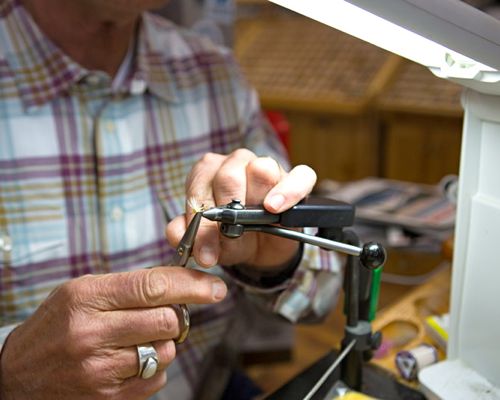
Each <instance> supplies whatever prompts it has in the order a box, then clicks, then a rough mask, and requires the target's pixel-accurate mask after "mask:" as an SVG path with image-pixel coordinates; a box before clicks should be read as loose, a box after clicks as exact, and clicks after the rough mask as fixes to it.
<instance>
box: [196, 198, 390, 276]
mask: <svg viewBox="0 0 500 400" xmlns="http://www.w3.org/2000/svg"><path fill="white" fill-rule="evenodd" d="M202 215H203V217H205V218H207V219H209V220H211V221H217V222H220V223H221V226H220V230H221V232H222V234H224V235H225V236H227V237H231V238H236V237H240V236H241V235H242V234H243V233H244V232H249V231H253V232H264V233H269V234H272V235H276V236H281V237H284V238H287V239H292V240H297V241H299V242H304V243H309V244H312V245H315V246H318V247H321V248H324V249H327V250H335V251H339V252H341V253H345V254H349V255H352V256H359V257H360V259H361V262H362V263H363V265H365V266H366V267H367V268H372V269H376V268H378V267H380V266H381V265H382V264H383V263H384V262H385V258H386V254H385V250H384V249H383V248H382V246H380V245H379V244H378V243H373V242H369V243H366V244H365V245H364V246H363V247H359V246H354V245H351V244H348V243H342V242H340V241H337V240H332V239H331V238H329V237H330V236H336V234H337V233H338V232H337V230H341V229H342V228H344V227H346V226H349V225H352V224H353V222H354V208H353V206H352V205H350V204H347V203H343V202H339V201H335V200H329V199H328V201H325V199H318V198H308V199H306V200H305V201H303V202H301V203H299V204H297V205H295V206H294V207H292V208H290V209H289V210H287V211H285V212H283V213H281V214H272V213H270V212H269V211H266V210H265V209H264V208H263V207H245V206H243V205H242V204H241V202H240V201H239V200H236V199H235V200H233V201H232V202H231V203H229V204H227V205H224V206H219V207H213V208H210V209H208V210H206V211H203V213H202ZM274 224H279V225H281V226H284V227H290V228H291V227H296V228H297V227H315V228H323V230H325V229H329V230H332V232H329V234H327V236H329V237H328V238H324V237H321V236H313V235H309V234H306V233H303V232H299V231H295V230H291V229H284V228H280V227H278V226H275V225H274Z"/></svg>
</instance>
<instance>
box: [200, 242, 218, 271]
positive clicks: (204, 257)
mask: <svg viewBox="0 0 500 400" xmlns="http://www.w3.org/2000/svg"><path fill="white" fill-rule="evenodd" d="M200 261H201V263H202V264H203V265H209V266H210V265H214V264H215V263H216V262H217V259H216V256H215V251H214V248H213V247H212V246H202V248H201V249H200Z"/></svg>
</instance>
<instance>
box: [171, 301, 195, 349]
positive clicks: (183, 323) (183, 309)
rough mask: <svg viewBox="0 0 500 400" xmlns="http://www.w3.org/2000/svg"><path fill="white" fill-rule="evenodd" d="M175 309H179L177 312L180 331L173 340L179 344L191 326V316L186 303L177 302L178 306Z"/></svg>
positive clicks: (184, 338)
mask: <svg viewBox="0 0 500 400" xmlns="http://www.w3.org/2000/svg"><path fill="white" fill-rule="evenodd" d="M177 309H178V310H179V312H178V313H177V314H178V316H179V322H180V333H179V336H178V337H177V339H175V340H174V342H175V343H177V344H181V343H183V342H184V341H185V340H186V338H187V337H188V334H189V328H190V327H191V317H190V316H189V308H188V306H187V305H186V304H179V307H177ZM179 314H180V315H179Z"/></svg>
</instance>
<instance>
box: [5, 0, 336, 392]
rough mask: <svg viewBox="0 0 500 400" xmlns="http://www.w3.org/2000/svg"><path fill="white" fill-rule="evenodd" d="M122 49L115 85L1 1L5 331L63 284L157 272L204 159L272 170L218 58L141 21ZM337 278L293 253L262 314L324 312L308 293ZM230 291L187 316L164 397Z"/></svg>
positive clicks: (206, 342)
mask: <svg viewBox="0 0 500 400" xmlns="http://www.w3.org/2000/svg"><path fill="white" fill-rule="evenodd" d="M132 51H133V54H132V57H133V58H132V62H131V64H130V68H129V70H128V71H127V73H126V75H125V76H124V79H123V81H122V82H121V84H120V85H118V87H116V85H112V81H111V79H110V77H109V76H108V75H106V74H105V73H102V72H99V71H89V70H87V69H85V68H83V67H81V66H80V65H78V64H77V63H75V62H74V61H72V60H71V59H70V58H68V57H67V56H66V55H65V54H63V53H62V52H61V51H60V50H59V49H58V48H57V47H56V46H55V45H54V44H53V43H51V42H50V40H48V39H47V38H46V37H45V36H44V35H43V34H42V33H41V32H40V30H39V29H38V28H37V26H36V25H35V24H34V22H33V21H32V20H31V18H30V16H29V14H28V13H27V12H26V11H25V10H24V9H23V8H22V6H21V5H20V4H19V3H18V2H16V1H11V0H0V317H1V318H2V321H3V324H4V325H6V324H8V323H9V322H17V321H22V320H23V319H25V318H26V317H28V316H29V315H30V314H31V313H32V312H33V311H34V310H35V309H36V307H37V306H38V305H39V304H40V302H41V301H43V299H44V298H45V297H46V296H47V295H48V293H49V292H50V291H51V290H52V289H53V288H54V287H55V286H57V285H59V284H60V283H62V282H64V281H66V280H68V279H71V278H74V277H77V276H80V275H82V274H89V273H90V274H98V273H107V272H115V271H126V270H132V269H136V268H140V267H146V266H154V265H161V264H166V263H167V262H168V260H169V259H170V257H171V255H172V249H171V248H169V246H168V245H167V244H166V241H165V239H164V229H165V225H166V223H167V222H168V221H169V220H170V219H171V218H173V217H174V216H176V215H178V214H181V213H183V212H184V207H185V206H184V204H185V203H184V202H185V199H184V180H185V177H186V175H187V173H188V171H189V170H190V168H191V167H192V165H193V163H195V162H196V161H197V160H198V159H199V158H200V157H201V156H202V155H203V154H205V153H206V152H217V153H228V152H231V151H232V150H234V149H236V148H239V147H247V148H250V149H252V150H253V151H254V152H256V153H257V154H266V155H268V154H270V155H273V156H274V157H275V158H277V159H280V160H281V161H282V162H285V161H284V157H283V152H282V149H281V147H280V145H279V144H278V143H277V141H276V139H275V135H274V134H273V133H272V132H271V130H270V129H269V127H268V125H267V124H266V123H265V122H264V120H263V119H262V117H261V114H260V113H259V111H258V110H259V108H258V101H257V98H256V96H255V93H254V92H253V91H252V90H250V89H249V88H248V87H247V85H246V83H245V81H244V80H243V79H242V78H241V76H240V74H239V71H238V69H237V68H236V66H235V64H234V62H233V61H232V59H231V57H230V54H229V53H228V52H227V51H225V50H223V49H220V48H217V47H215V46H214V45H213V44H211V43H210V42H208V41H206V40H204V39H200V38H198V37H196V36H194V35H191V34H189V33H188V32H184V31H181V30H179V29H178V28H176V27H174V26H173V25H171V24H170V23H168V22H167V21H165V20H163V19H160V18H159V17H156V16H153V15H151V14H144V16H143V18H142V23H141V27H140V30H139V32H138V36H137V38H136V41H135V46H134V48H133V49H132ZM112 87H113V88H112ZM214 273H222V272H221V269H220V268H215V269H214ZM317 277H321V280H320V281H318V280H317V279H316V278H317ZM339 282H340V273H339V262H338V261H337V259H336V258H333V256H332V255H331V254H326V253H324V252H322V251H321V252H320V251H318V250H317V249H313V248H310V247H308V246H306V250H305V257H304V260H303V261H302V263H301V266H300V267H299V269H298V271H297V274H296V276H295V277H294V279H293V282H292V284H291V285H290V288H289V289H287V290H285V291H280V292H279V293H276V299H275V302H274V303H273V304H274V308H275V311H276V312H278V313H282V314H284V315H286V316H288V317H289V318H290V319H292V320H297V319H299V318H300V317H303V316H306V315H308V314H311V313H313V314H321V313H324V312H325V311H326V310H327V308H328V306H329V305H330V304H331V296H319V295H318V294H321V293H323V292H324V290H319V289H320V288H322V287H323V288H326V287H329V288H332V285H334V286H333V287H337V286H338V283H339ZM239 291H240V289H238V287H236V286H235V287H234V288H233V289H232V290H231V295H229V296H228V298H227V300H225V301H224V302H223V303H222V304H219V305H217V306H199V307H196V308H195V307H193V308H192V310H191V311H192V323H193V328H192V331H191V333H190V336H189V339H188V340H187V342H185V344H183V345H182V346H179V348H178V356H177V359H176V362H174V364H173V365H172V366H171V367H170V368H169V371H168V373H169V385H168V387H167V390H166V393H170V397H169V398H175V399H180V400H182V399H189V398H191V397H192V396H193V388H194V387H195V386H196V385H197V383H198V380H199V377H200V373H201V371H200V368H199V365H200V363H201V361H202V359H203V358H204V357H205V356H206V354H207V352H209V350H210V349H211V348H213V347H214V346H215V345H216V344H217V342H218V341H220V340H221V338H222V337H223V335H224V333H225V331H226V329H227V326H228V319H229V315H230V314H231V310H232V309H233V307H234V304H235V299H236V298H237V293H238V292H239ZM330 292H335V290H330ZM164 396H166V395H165V394H164ZM164 398H166V397H164Z"/></svg>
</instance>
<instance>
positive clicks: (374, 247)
mask: <svg viewBox="0 0 500 400" xmlns="http://www.w3.org/2000/svg"><path fill="white" fill-rule="evenodd" d="M359 259H360V261H361V264H362V265H363V266H365V267H366V268H369V269H377V268H378V267H381V266H382V265H384V263H385V260H386V259H387V253H386V251H385V249H384V247H383V246H382V245H381V244H380V243H375V242H368V243H366V244H365V245H364V246H363V249H362V250H361V254H360V255H359Z"/></svg>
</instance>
